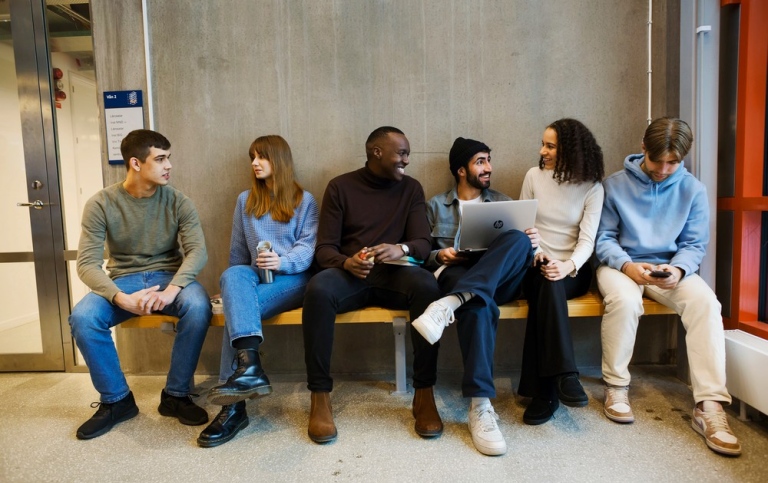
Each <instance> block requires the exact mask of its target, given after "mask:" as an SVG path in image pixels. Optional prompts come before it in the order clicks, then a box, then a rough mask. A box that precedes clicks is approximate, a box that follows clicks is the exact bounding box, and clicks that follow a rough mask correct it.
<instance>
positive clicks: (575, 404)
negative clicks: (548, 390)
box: [559, 398, 589, 408]
mask: <svg viewBox="0 0 768 483" xmlns="http://www.w3.org/2000/svg"><path fill="white" fill-rule="evenodd" d="M559 399H560V402H561V403H563V404H565V405H566V406H568V407H571V408H583V407H584V406H586V405H587V404H589V399H583V400H568V399H563V398H559Z"/></svg>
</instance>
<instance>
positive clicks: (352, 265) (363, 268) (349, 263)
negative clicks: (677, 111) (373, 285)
mask: <svg viewBox="0 0 768 483" xmlns="http://www.w3.org/2000/svg"><path fill="white" fill-rule="evenodd" d="M401 251H402V250H401ZM370 256H371V249H369V248H363V249H362V250H360V251H359V252H357V253H355V254H354V255H352V256H351V257H349V258H347V259H346V260H344V264H343V265H342V267H344V270H346V271H348V272H349V273H351V274H352V275H354V276H355V277H357V278H360V279H365V278H366V277H367V276H368V274H369V273H371V269H372V268H373V257H371V258H368V257H370Z"/></svg>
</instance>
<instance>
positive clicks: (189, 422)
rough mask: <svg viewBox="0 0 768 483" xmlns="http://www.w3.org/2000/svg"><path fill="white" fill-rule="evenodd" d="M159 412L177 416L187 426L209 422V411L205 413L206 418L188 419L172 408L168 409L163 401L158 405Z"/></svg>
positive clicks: (164, 414)
mask: <svg viewBox="0 0 768 483" xmlns="http://www.w3.org/2000/svg"><path fill="white" fill-rule="evenodd" d="M201 409H202V408H201ZM157 412H158V413H160V415H161V416H166V417H169V418H176V419H178V420H179V422H180V423H181V424H184V425H186V426H200V425H201V424H205V423H207V422H208V413H207V412H206V413H205V418H201V419H198V420H192V419H187V418H185V417H182V416H179V415H178V414H177V413H176V412H175V411H171V410H170V409H167V408H166V407H165V406H163V404H162V403H160V405H159V406H158V407H157Z"/></svg>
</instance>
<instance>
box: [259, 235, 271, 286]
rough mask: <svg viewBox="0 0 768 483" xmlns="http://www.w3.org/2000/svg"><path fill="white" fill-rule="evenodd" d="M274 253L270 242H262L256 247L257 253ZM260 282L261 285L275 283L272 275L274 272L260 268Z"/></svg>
mask: <svg viewBox="0 0 768 483" xmlns="http://www.w3.org/2000/svg"><path fill="white" fill-rule="evenodd" d="M271 251H272V244H271V243H270V242H268V241H260V242H259V244H258V245H256V252H257V253H262V252H271ZM259 280H261V283H272V282H274V280H275V279H274V275H273V274H272V270H269V269H267V268H260V269H259Z"/></svg>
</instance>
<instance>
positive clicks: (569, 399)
mask: <svg viewBox="0 0 768 483" xmlns="http://www.w3.org/2000/svg"><path fill="white" fill-rule="evenodd" d="M555 386H556V387H557V397H558V398H560V401H562V403H563V404H565V405H566V406H571V407H574V408H580V407H583V406H586V405H587V403H588V402H589V398H588V397H587V393H586V392H584V388H583V387H581V382H579V374H578V373H577V372H571V373H568V374H563V375H560V376H557V377H556V378H555Z"/></svg>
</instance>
